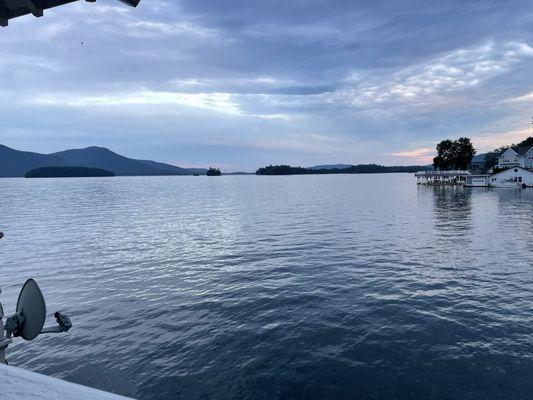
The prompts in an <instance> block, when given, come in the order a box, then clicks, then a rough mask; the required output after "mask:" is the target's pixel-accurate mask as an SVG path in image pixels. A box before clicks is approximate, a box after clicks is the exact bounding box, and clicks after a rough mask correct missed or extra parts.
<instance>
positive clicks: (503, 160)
mask: <svg viewBox="0 0 533 400" xmlns="http://www.w3.org/2000/svg"><path fill="white" fill-rule="evenodd" d="M513 167H521V168H528V169H533V146H521V147H509V148H508V149H507V150H505V151H504V152H503V153H502V154H501V155H500V157H498V165H496V168H497V169H507V168H513Z"/></svg>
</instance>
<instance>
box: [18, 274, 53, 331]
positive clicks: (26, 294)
mask: <svg viewBox="0 0 533 400" xmlns="http://www.w3.org/2000/svg"><path fill="white" fill-rule="evenodd" d="M17 313H21V314H22V317H23V318H24V320H23V321H22V324H21V326H19V328H18V329H17V335H18V336H21V337H22V338H23V339H25V340H33V339H35V338H36V337H37V336H39V333H41V330H42V329H43V326H44V321H45V319H46V304H45V302H44V297H43V294H42V293H41V289H39V286H38V285H37V282H35V281H34V280H33V279H28V280H27V281H26V283H25V284H24V287H23V288H22V290H21V291H20V294H19V299H18V302H17Z"/></svg>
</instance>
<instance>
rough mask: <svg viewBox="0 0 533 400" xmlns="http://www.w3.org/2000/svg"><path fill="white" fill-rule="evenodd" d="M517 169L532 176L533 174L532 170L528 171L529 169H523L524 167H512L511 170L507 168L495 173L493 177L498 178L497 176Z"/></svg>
mask: <svg viewBox="0 0 533 400" xmlns="http://www.w3.org/2000/svg"><path fill="white" fill-rule="evenodd" d="M515 169H520V170H522V171H525V172H527V173H530V174H533V171H532V170H530V169H527V168H522V167H511V168H506V169H503V170H499V171H498V172H496V173H494V174H493V175H492V176H496V175H500V174H504V173H508V172H509V171H513V170H515Z"/></svg>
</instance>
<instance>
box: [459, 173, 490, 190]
mask: <svg viewBox="0 0 533 400" xmlns="http://www.w3.org/2000/svg"><path fill="white" fill-rule="evenodd" d="M489 180H490V175H488V174H483V175H470V176H467V177H466V180H465V184H464V185H465V186H467V187H487V186H489Z"/></svg>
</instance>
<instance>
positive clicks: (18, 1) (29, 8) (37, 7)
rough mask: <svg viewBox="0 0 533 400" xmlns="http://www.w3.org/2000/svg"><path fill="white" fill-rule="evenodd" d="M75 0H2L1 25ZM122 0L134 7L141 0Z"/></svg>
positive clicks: (0, 4) (37, 14) (0, 1)
mask: <svg viewBox="0 0 533 400" xmlns="http://www.w3.org/2000/svg"><path fill="white" fill-rule="evenodd" d="M75 1H78V0H0V26H7V25H8V21H9V20H10V19H12V18H16V17H20V16H22V15H27V14H33V15H34V16H35V17H42V16H43V11H44V10H47V9H49V8H53V7H57V6H62V5H64V4H68V3H73V2H75ZM87 1H93V0H87ZM120 1H122V2H123V3H124V4H127V5H129V6H132V7H137V5H138V4H139V2H140V0H120Z"/></svg>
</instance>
